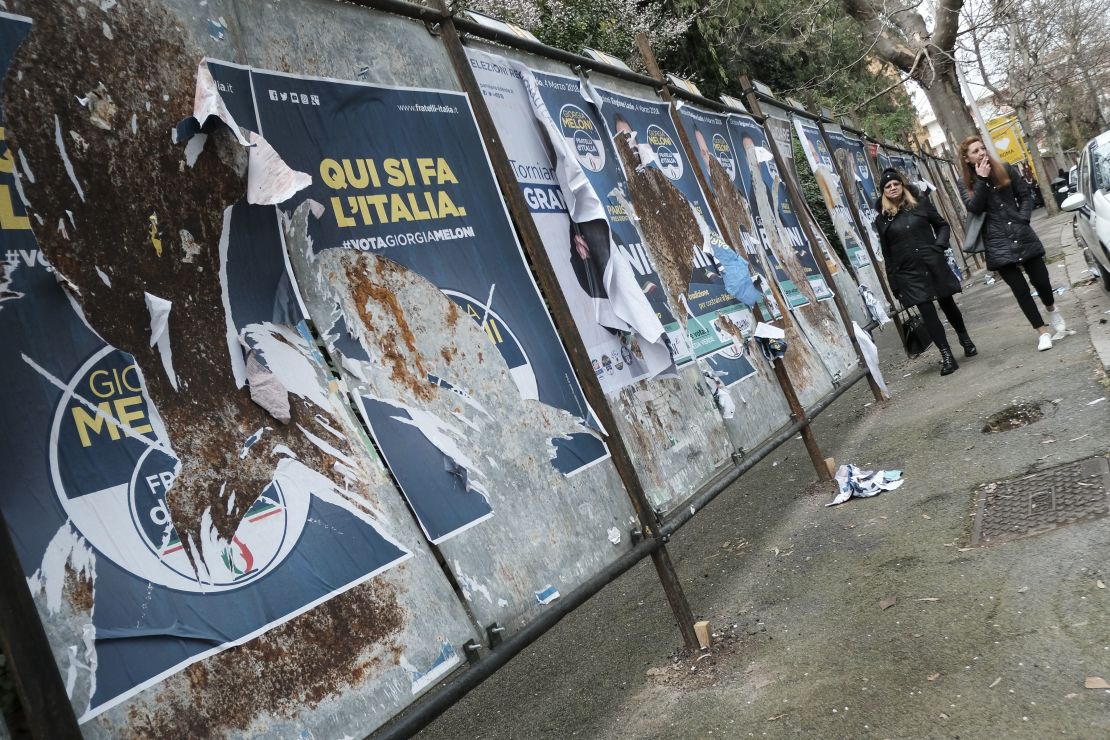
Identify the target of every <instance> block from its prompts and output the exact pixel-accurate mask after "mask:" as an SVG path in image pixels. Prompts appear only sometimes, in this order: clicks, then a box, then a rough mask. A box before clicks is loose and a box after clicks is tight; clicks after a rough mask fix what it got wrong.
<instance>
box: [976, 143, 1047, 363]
mask: <svg viewBox="0 0 1110 740" xmlns="http://www.w3.org/2000/svg"><path fill="white" fill-rule="evenodd" d="M960 161H962V162H963V164H964V167H963V169H964V185H965V186H966V188H967V189H966V191H965V192H964V194H963V195H964V205H966V206H967V210H968V212H969V213H984V214H986V222H985V223H984V224H983V231H982V235H983V243H984V244H985V245H986V254H987V269H988V270H994V271H996V272H997V273H998V275H999V277H1001V278H1002V279H1003V280H1005V281H1006V284H1007V285H1009V286H1010V290H1012V291H1013V293H1014V298H1016V299H1017V302H1018V305H1019V306H1020V307H1021V310H1022V312H1023V313H1024V314H1025V318H1027V319H1029V323H1030V324H1031V325H1032V326H1033V328H1034V329H1036V330H1037V333H1038V334H1039V336H1038V338H1037V349H1038V350H1041V351H1044V350H1046V349H1052V340H1054V339H1062V338H1063V337H1064V336H1066V335H1067V327H1066V325H1065V324H1064V317H1063V315H1062V314H1061V313H1060V311H1059V310H1057V308H1056V305H1055V304H1056V301H1055V298H1056V295H1055V293H1053V292H1052V282H1051V281H1050V280H1049V277H1048V267H1047V266H1046V265H1045V262H1044V245H1043V244H1041V240H1040V239H1039V238H1037V233H1036V232H1035V231H1033V227H1032V226H1030V225H1029V219H1030V217H1031V216H1032V214H1033V196H1032V194H1031V193H1030V192H1029V186H1028V185H1026V183H1025V181H1024V180H1023V179H1022V178H1021V176H1020V175H1019V174H1018V172H1017V170H1016V169H1014V168H1013V167H1012V166H1011V165H1008V164H1007V165H1003V164H1001V163H1000V162H998V161H997V160H996V159H994V158H993V157H991V156H990V154H988V153H987V148H986V147H985V146H984V145H983V140H982V139H979V138H977V137H974V136H972V137H969V138H967V139H964V141H963V142H962V143H961V144H960ZM1023 267H1024V268H1025V275H1028V276H1029V282H1030V283H1032V284H1033V287H1034V288H1036V290H1037V295H1038V296H1040V298H1041V303H1043V304H1044V307H1045V308H1046V309H1048V320H1049V322H1050V323H1051V326H1052V333H1051V334H1050V333H1049V327H1048V326H1045V322H1044V319H1042V318H1041V314H1040V311H1038V310H1037V304H1036V302H1035V301H1034V300H1033V297H1032V296H1031V295H1030V291H1029V283H1027V282H1026V281H1025V275H1023V274H1022V272H1021V270H1022V268H1023Z"/></svg>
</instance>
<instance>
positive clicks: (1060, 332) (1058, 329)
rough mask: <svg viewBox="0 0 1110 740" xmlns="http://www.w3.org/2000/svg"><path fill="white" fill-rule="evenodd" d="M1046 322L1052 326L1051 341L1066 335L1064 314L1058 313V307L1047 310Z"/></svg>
mask: <svg viewBox="0 0 1110 740" xmlns="http://www.w3.org/2000/svg"><path fill="white" fill-rule="evenodd" d="M1048 323H1049V324H1050V325H1051V326H1052V339H1053V341H1056V340H1060V339H1063V338H1064V337H1066V336H1067V335H1068V325H1067V324H1065V323H1064V314H1062V313H1060V309H1056V310H1055V311H1049V312H1048Z"/></svg>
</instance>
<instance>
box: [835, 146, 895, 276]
mask: <svg viewBox="0 0 1110 740" xmlns="http://www.w3.org/2000/svg"><path fill="white" fill-rule="evenodd" d="M826 133H827V134H828V139H829V147H830V148H831V149H832V155H833V157H834V158H835V159H836V161H837V162H838V163H839V164H840V170H841V172H843V173H845V176H846V177H848V178H849V180H850V182H848V183H845V186H846V187H847V189H848V195H849V197H850V198H852V199H853V200H854V201H855V203H856V209H857V210H858V211H859V214H860V219H861V220H862V221H863V222H864V225H865V226H866V228H867V234H868V238H869V239H871V247H872V250H871V251H872V253H873V254H874V255H875V258H876V259H879V260H881V259H882V250H881V249H880V248H879V237H878V235H877V234H876V233H875V226H874V224H875V217H876V216H878V213H877V212H876V211H875V203H876V202H877V201H878V198H879V189H878V186H877V185H876V183H875V176H874V174H873V173H872V172H871V166H870V165H869V164H868V162H867V152H866V150H865V149H864V144H863V142H862V141H860V140H859V139H857V138H855V137H854V136H849V135H848V134H846V133H844V132H843V131H842V130H837V127H826Z"/></svg>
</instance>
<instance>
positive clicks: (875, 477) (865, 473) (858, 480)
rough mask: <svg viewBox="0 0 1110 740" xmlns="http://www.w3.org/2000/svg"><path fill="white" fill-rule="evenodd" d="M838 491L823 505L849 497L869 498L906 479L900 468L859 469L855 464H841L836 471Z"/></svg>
mask: <svg viewBox="0 0 1110 740" xmlns="http://www.w3.org/2000/svg"><path fill="white" fill-rule="evenodd" d="M836 482H837V484H838V485H839V486H840V493H838V494H836V498H834V499H833V500H832V501H830V502H829V503H827V504H825V506H837V505H838V504H842V503H844V502H845V501H847V500H848V499H850V498H870V497H872V496H878V495H879V494H880V493H882V492H883V491H893V490H894V489H895V488H898V487H899V486H901V485H902V484H903V483H905V482H906V479H905V478H903V477H902V471H901V470H860V469H859V468H857V467H856V466H855V465H841V466H840V468H839V469H837V471H836Z"/></svg>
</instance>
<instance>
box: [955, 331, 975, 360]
mask: <svg viewBox="0 0 1110 740" xmlns="http://www.w3.org/2000/svg"><path fill="white" fill-rule="evenodd" d="M956 336H957V337H958V338H959V340H960V344H961V345H963V348H964V357H974V356H975V355H977V354H979V350H977V349H975V342H973V341H971V337H969V336H968V335H967V334H957V335H956Z"/></svg>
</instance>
